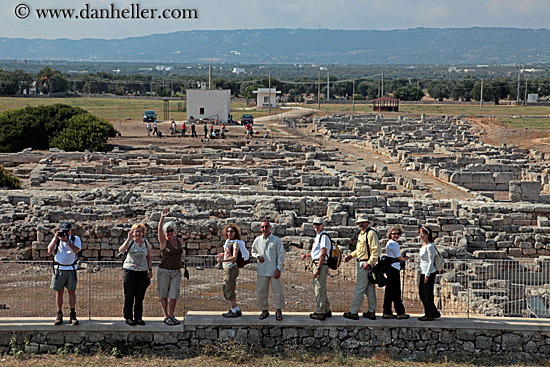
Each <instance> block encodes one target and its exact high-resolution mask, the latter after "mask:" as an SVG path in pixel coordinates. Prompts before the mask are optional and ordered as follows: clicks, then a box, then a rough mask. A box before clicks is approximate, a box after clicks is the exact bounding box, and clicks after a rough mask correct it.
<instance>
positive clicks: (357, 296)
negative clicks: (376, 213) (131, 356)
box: [344, 214, 380, 320]
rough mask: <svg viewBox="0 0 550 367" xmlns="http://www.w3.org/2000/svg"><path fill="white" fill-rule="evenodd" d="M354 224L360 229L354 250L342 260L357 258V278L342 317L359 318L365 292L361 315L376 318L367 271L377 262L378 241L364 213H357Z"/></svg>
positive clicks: (374, 291)
mask: <svg viewBox="0 0 550 367" xmlns="http://www.w3.org/2000/svg"><path fill="white" fill-rule="evenodd" d="M355 224H357V226H358V227H359V228H360V229H361V232H360V233H359V237H358V238H357V246H356V248H355V251H353V252H352V253H351V254H350V255H347V256H346V257H345V258H344V261H345V262H348V261H350V260H351V259H352V258H356V259H357V280H356V282H355V290H354V292H353V300H352V301H351V306H350V311H349V312H345V313H344V318H346V319H351V320H359V310H360V309H361V305H362V304H363V297H364V295H365V294H366V295H367V302H368V312H365V313H363V317H365V318H367V319H370V320H376V314H375V311H376V288H375V284H374V283H371V282H369V271H370V270H371V269H372V268H373V267H374V266H375V265H376V263H378V257H379V256H380V241H379V240H378V235H377V234H376V231H375V230H374V229H372V228H371V227H370V224H371V222H370V220H369V218H368V217H367V216H366V215H364V214H359V215H358V216H357V220H356V221H355Z"/></svg>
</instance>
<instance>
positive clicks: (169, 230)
mask: <svg viewBox="0 0 550 367" xmlns="http://www.w3.org/2000/svg"><path fill="white" fill-rule="evenodd" d="M172 232H174V230H173V229H171V228H170V229H168V230H166V233H172Z"/></svg>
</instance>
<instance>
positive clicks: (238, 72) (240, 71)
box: [232, 68, 245, 75]
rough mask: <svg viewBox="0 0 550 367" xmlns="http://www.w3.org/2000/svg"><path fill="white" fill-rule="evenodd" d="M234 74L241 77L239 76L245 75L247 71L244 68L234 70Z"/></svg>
mask: <svg viewBox="0 0 550 367" xmlns="http://www.w3.org/2000/svg"><path fill="white" fill-rule="evenodd" d="M232 73H233V74H237V75H239V74H242V73H245V71H244V69H243V68H233V71H232Z"/></svg>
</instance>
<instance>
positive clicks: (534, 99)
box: [527, 93, 539, 103]
mask: <svg viewBox="0 0 550 367" xmlns="http://www.w3.org/2000/svg"><path fill="white" fill-rule="evenodd" d="M538 100H539V95H538V93H529V94H528V95H527V103H537V101H538Z"/></svg>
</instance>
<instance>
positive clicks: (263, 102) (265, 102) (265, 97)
mask: <svg viewBox="0 0 550 367" xmlns="http://www.w3.org/2000/svg"><path fill="white" fill-rule="evenodd" d="M253 93H254V94H256V96H257V98H256V106H258V107H276V106H277V94H281V91H278V90H276V89H275V88H271V89H270V88H258V90H255V91H254V92H253Z"/></svg>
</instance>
